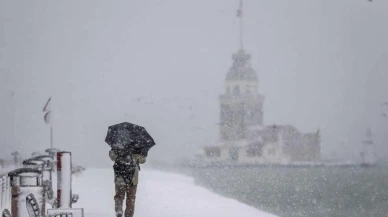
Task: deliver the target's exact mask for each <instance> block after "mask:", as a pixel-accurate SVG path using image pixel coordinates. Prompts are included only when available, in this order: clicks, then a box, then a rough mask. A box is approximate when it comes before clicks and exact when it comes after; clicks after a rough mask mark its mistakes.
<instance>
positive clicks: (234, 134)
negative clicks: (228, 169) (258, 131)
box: [220, 0, 264, 141]
mask: <svg viewBox="0 0 388 217" xmlns="http://www.w3.org/2000/svg"><path fill="white" fill-rule="evenodd" d="M242 6H243V5H242V0H240V8H239V9H238V10H237V17H238V18H239V19H240V49H239V50H238V51H237V53H235V54H234V55H233V64H232V66H231V67H230V69H229V71H228V73H227V75H226V79H225V92H224V94H221V95H220V109H221V115H220V120H221V121H220V134H221V140H222V141H233V140H241V139H247V130H248V128H249V127H250V126H257V125H261V124H263V103H264V96H262V95H260V94H259V93H258V78H257V74H256V72H255V70H254V69H253V68H252V66H251V64H250V59H251V56H250V54H247V53H245V51H244V49H243V38H242V36H243V34H242V32H243V31H242V17H243V10H242Z"/></svg>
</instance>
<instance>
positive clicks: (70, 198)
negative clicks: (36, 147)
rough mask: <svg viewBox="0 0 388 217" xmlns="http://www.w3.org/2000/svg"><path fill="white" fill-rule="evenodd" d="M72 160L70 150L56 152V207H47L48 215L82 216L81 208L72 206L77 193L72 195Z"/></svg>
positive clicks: (57, 216) (59, 216)
mask: <svg viewBox="0 0 388 217" xmlns="http://www.w3.org/2000/svg"><path fill="white" fill-rule="evenodd" d="M71 167H72V162H71V153H70V152H58V153H57V184H58V186H57V205H58V208H57V209H48V210H47V216H48V217H83V216H84V210H83V209H82V208H72V203H73V202H74V203H75V202H76V199H78V195H72V189H71V184H72V183H71V182H72V178H71V177H72V172H71V170H72V169H71Z"/></svg>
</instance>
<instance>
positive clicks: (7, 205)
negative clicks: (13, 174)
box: [0, 175, 11, 217]
mask: <svg viewBox="0 0 388 217" xmlns="http://www.w3.org/2000/svg"><path fill="white" fill-rule="evenodd" d="M0 196H1V198H0V212H1V213H0V214H1V215H2V217H9V216H10V210H11V184H10V179H9V177H8V175H2V176H0Z"/></svg>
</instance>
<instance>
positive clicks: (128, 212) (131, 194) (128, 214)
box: [125, 185, 137, 217]
mask: <svg viewBox="0 0 388 217" xmlns="http://www.w3.org/2000/svg"><path fill="white" fill-rule="evenodd" d="M136 189H137V185H134V186H129V187H128V188H127V203H126V204H127V208H126V209H125V217H133V214H134V213H135V200H136Z"/></svg>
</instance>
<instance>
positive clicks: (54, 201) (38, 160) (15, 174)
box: [0, 150, 84, 217]
mask: <svg viewBox="0 0 388 217" xmlns="http://www.w3.org/2000/svg"><path fill="white" fill-rule="evenodd" d="M49 151H50V150H49ZM57 152H58V151H57V150H55V153H54V152H52V153H51V152H49V153H50V155H44V156H43V155H42V156H37V157H34V158H31V159H27V160H25V161H23V168H19V169H16V170H13V171H11V172H9V173H8V174H4V175H1V176H0V217H46V216H47V217H55V216H61V217H62V216H72V217H83V216H84V214H83V209H81V208H78V209H74V208H72V203H76V202H77V200H78V195H73V194H72V189H71V180H72V174H74V173H80V172H82V171H83V170H84V168H82V167H80V168H77V171H73V169H72V162H71V152H58V153H57ZM57 159H58V160H57ZM56 170H57V171H58V172H57V171H56ZM54 175H57V176H58V177H56V176H54ZM57 180H58V181H57ZM57 182H58V183H57ZM57 185H58V189H55V190H58V192H57V195H54V191H53V190H54V188H56V187H57ZM55 196H57V197H55ZM46 203H49V204H51V206H52V209H46V205H45V204H46Z"/></svg>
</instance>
